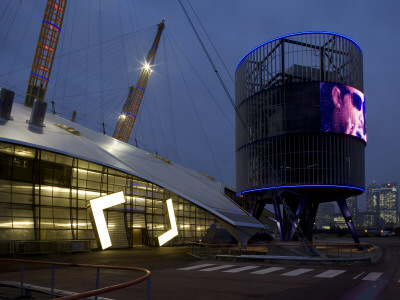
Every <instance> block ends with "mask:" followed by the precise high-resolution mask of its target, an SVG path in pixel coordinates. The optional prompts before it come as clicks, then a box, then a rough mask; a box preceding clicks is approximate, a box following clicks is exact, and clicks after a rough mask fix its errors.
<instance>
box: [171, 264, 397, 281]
mask: <svg viewBox="0 0 400 300" xmlns="http://www.w3.org/2000/svg"><path fill="white" fill-rule="evenodd" d="M229 268H232V269H230V270H226V269H229ZM257 268H260V266H242V267H240V266H237V265H215V264H211V263H210V264H200V265H195V266H189V267H184V268H180V269H178V270H181V271H189V270H197V271H200V272H212V271H222V270H224V271H222V272H225V273H239V272H243V271H249V270H253V269H257ZM284 269H285V267H269V268H264V269H260V270H256V271H253V272H250V274H258V275H263V274H268V273H272V272H277V271H281V270H284ZM314 270H315V269H306V268H299V269H294V270H292V271H289V272H286V273H283V274H280V275H282V276H292V277H295V276H299V275H302V274H305V273H308V272H311V271H314ZM345 272H346V270H333V269H331V270H327V271H324V272H322V273H319V274H317V275H315V276H314V277H317V278H334V277H336V276H339V275H341V274H343V273H345ZM364 274H365V272H362V273H360V274H358V275H357V276H355V277H354V278H353V280H355V279H357V278H361V277H362V276H363V275H364ZM382 275H383V273H382V272H370V273H368V274H367V275H366V276H364V277H363V278H362V280H365V281H376V280H378V278H379V277H381V276H382ZM398 283H400V279H399V281H398Z"/></svg>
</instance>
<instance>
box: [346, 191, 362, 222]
mask: <svg viewBox="0 0 400 300" xmlns="http://www.w3.org/2000/svg"><path fill="white" fill-rule="evenodd" d="M346 203H347V207H348V208H349V211H350V214H351V217H352V219H353V222H354V223H355V224H356V226H359V224H360V213H359V211H358V204H357V197H350V198H348V199H346Z"/></svg>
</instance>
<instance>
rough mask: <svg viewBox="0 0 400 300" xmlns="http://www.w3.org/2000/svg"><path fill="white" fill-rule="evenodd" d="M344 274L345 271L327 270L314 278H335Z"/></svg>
mask: <svg viewBox="0 0 400 300" xmlns="http://www.w3.org/2000/svg"><path fill="white" fill-rule="evenodd" d="M344 272H346V271H345V270H328V271H325V272H322V273H321V274H318V275H316V276H314V277H319V278H333V277H336V276H338V275H340V274H342V273H344Z"/></svg>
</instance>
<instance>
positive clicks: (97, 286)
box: [94, 268, 100, 300]
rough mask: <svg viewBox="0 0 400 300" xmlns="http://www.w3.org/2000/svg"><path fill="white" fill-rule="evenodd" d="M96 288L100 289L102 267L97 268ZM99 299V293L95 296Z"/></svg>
mask: <svg viewBox="0 0 400 300" xmlns="http://www.w3.org/2000/svg"><path fill="white" fill-rule="evenodd" d="M96 270H97V271H96V290H97V289H99V282H100V268H97V269H96ZM94 299H95V300H97V295H96V296H95V297H94Z"/></svg>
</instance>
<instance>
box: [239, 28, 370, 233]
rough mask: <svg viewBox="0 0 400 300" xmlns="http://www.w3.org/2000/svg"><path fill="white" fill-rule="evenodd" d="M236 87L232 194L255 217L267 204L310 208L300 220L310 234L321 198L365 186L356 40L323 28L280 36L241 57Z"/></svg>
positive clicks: (347, 193) (337, 196)
mask: <svg viewBox="0 0 400 300" xmlns="http://www.w3.org/2000/svg"><path fill="white" fill-rule="evenodd" d="M235 86H236V93H235V94H236V105H237V108H238V111H239V115H240V118H241V119H242V120H239V119H238V118H237V121H236V178H237V179H236V185H237V192H238V195H241V197H242V199H243V202H247V203H248V204H249V210H250V212H251V213H252V214H253V215H254V216H256V217H258V216H259V215H260V214H261V212H262V209H263V207H264V205H265V204H266V203H275V204H276V205H279V204H280V203H283V202H287V204H288V206H289V207H290V208H291V209H292V211H293V212H294V215H295V217H296V218H297V217H298V215H296V214H297V212H298V211H301V213H302V214H303V215H304V214H305V211H310V212H311V213H307V216H304V217H305V219H304V218H303V219H304V220H302V221H301V222H303V225H304V226H303V230H304V231H305V232H306V233H305V234H306V235H308V237H311V232H309V231H311V230H312V224H313V223H314V222H313V218H314V219H315V213H316V211H317V208H318V204H319V203H320V202H327V201H339V202H340V203H339V202H338V203H339V205H341V204H343V202H344V205H345V204H346V202H345V199H346V198H348V197H350V196H354V195H358V194H360V193H362V192H363V191H364V185H365V182H364V181H365V180H364V173H365V167H364V156H365V155H364V152H365V146H366V140H367V135H366V126H365V103H364V94H363V65H362V52H361V49H360V47H359V45H358V44H357V43H356V42H354V41H353V40H351V39H350V38H348V37H346V36H343V35H340V34H336V33H330V32H301V33H295V34H290V35H286V36H282V37H279V38H276V39H273V40H270V41H267V42H265V43H263V44H261V45H259V46H258V47H256V48H254V49H253V50H251V51H250V52H249V53H247V54H246V55H245V56H244V57H243V58H242V60H241V61H240V62H239V64H238V66H237V69H236V83H235ZM239 121H240V122H239ZM242 121H243V122H242ZM243 124H246V127H245V126H244V125H243ZM282 200H285V201H282ZM340 207H341V208H342V206H340ZM346 208H347V207H344V209H346ZM278 214H279V212H278ZM299 219H300V218H299ZM278 221H279V220H278ZM301 222H300V224H301ZM304 222H305V223H307V224H310V223H311V225H307V226H306V224H305V223H304ZM350 222H351V219H350ZM289 236H290V233H288V236H286V237H285V238H283V239H286V238H288V237H289Z"/></svg>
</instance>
